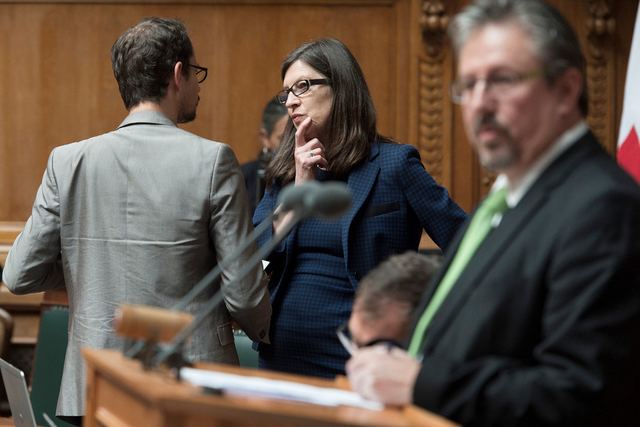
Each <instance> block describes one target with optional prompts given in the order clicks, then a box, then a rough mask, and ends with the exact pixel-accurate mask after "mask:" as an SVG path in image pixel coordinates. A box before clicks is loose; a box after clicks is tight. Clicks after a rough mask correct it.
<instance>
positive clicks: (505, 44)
mask: <svg viewBox="0 0 640 427" xmlns="http://www.w3.org/2000/svg"><path fill="white" fill-rule="evenodd" d="M449 34H450V36H451V39H452V40H453V45H454V51H455V54H456V57H457V66H458V77H457V80H456V81H455V82H454V84H453V86H452V92H451V93H452V97H453V100H454V101H455V102H457V103H459V104H460V105H461V107H462V116H463V121H464V125H465V129H466V133H467V136H468V138H469V141H470V142H471V145H472V146H473V148H474V149H475V151H476V152H477V154H478V157H479V159H480V162H481V163H482V165H483V166H484V167H485V168H487V169H489V170H491V171H494V172H497V173H498V174H499V175H498V177H497V179H496V181H495V184H494V185H493V188H492V190H491V192H490V194H489V196H488V197H487V198H486V199H485V200H484V201H483V202H482V204H481V205H480V206H479V208H478V209H477V210H476V212H475V213H474V215H473V216H472V218H471V220H470V222H469V223H468V224H466V226H465V227H464V228H463V230H461V233H460V235H459V236H458V238H457V239H456V240H455V242H453V243H452V245H451V248H452V250H451V251H449V252H448V253H446V254H445V258H444V264H443V268H442V269H441V270H440V272H439V274H437V275H436V277H435V280H434V282H433V283H432V286H430V287H429V289H428V290H427V292H426V293H425V295H424V298H423V300H422V302H421V304H420V308H419V309H418V311H417V313H418V317H417V319H418V321H417V323H416V324H415V326H414V328H413V332H412V334H411V335H412V337H411V340H410V345H409V349H408V352H405V351H403V350H400V349H393V350H392V351H387V349H386V348H384V347H381V346H374V347H368V348H364V349H360V350H358V351H356V352H355V353H354V356H353V358H352V359H351V360H350V361H349V362H348V365H347V371H348V374H349V379H350V381H351V384H352V386H353V388H354V389H355V390H356V391H358V392H359V393H360V394H362V395H363V396H365V397H367V398H371V399H375V400H377V401H381V402H384V403H387V404H395V405H403V404H408V403H410V402H413V403H415V404H417V405H419V406H421V407H423V408H426V409H429V410H431V411H434V412H436V413H438V414H441V415H443V416H445V417H448V418H450V419H452V420H453V421H455V422H458V423H460V424H463V425H470V426H515V425H519V426H603V425H611V426H627V425H637V424H638V419H639V418H638V417H639V415H640V410H639V409H638V404H637V400H638V395H639V394H640V364H639V363H638V360H640V339H638V338H639V332H638V331H640V187H639V186H638V185H637V183H635V182H634V181H633V179H632V178H631V177H630V176H629V175H627V174H626V173H625V172H624V171H622V170H621V169H620V168H619V167H618V165H617V164H616V162H615V160H614V159H612V158H611V157H610V156H609V155H608V154H607V153H606V152H605V151H604V150H603V149H602V147H601V146H600V144H599V143H598V141H597V139H596V137H595V136H594V134H593V133H592V132H591V131H590V130H589V128H588V125H587V123H586V121H585V117H586V114H587V108H588V102H587V92H586V81H585V58H584V56H583V54H582V51H581V49H580V45H579V42H578V38H577V36H576V34H575V32H574V31H573V30H572V29H571V27H570V26H569V24H568V23H567V22H566V20H565V19H564V18H563V17H562V15H561V14H560V13H559V12H558V11H557V10H556V9H555V8H553V7H552V6H550V5H548V4H546V3H544V2H542V1H539V0H478V1H475V2H473V3H472V4H471V5H469V6H468V7H467V8H465V9H464V10H463V11H462V12H461V13H460V14H459V15H457V16H456V17H455V18H454V19H453V21H452V26H451V28H450V33H449Z"/></svg>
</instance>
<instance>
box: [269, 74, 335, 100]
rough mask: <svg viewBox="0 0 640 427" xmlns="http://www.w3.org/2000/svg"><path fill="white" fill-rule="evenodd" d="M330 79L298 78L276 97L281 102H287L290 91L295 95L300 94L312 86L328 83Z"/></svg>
mask: <svg viewBox="0 0 640 427" xmlns="http://www.w3.org/2000/svg"><path fill="white" fill-rule="evenodd" d="M328 84H329V79H310V80H309V79H304V80H298V81H297V82H295V83H294V84H293V85H292V86H291V87H290V88H288V89H283V90H281V91H280V92H278V94H277V95H276V99H277V100H278V102H279V103H281V104H286V103H287V99H288V98H289V92H291V93H292V94H294V95H295V96H300V95H302V94H303V93H305V92H307V91H308V90H309V89H311V86H315V85H328Z"/></svg>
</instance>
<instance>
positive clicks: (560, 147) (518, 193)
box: [491, 120, 589, 208]
mask: <svg viewBox="0 0 640 427" xmlns="http://www.w3.org/2000/svg"><path fill="white" fill-rule="evenodd" d="M588 130H589V126H588V125H587V123H586V122H585V121H584V120H581V121H580V122H579V123H577V124H576V125H575V126H573V127H572V128H571V129H568V130H567V131H565V132H564V133H563V134H562V135H560V138H558V140H557V141H556V142H555V143H554V144H552V145H551V147H549V148H548V149H547V151H545V152H544V153H543V154H542V156H540V158H539V159H538V160H536V161H535V162H534V163H533V165H532V166H531V167H530V168H529V170H528V171H527V172H526V173H525V174H524V176H523V177H522V179H520V181H519V182H518V183H517V184H515V185H511V183H510V182H509V179H508V178H507V176H506V175H504V174H500V175H498V177H497V178H496V181H495V182H494V183H493V186H492V187H491V192H494V191H496V190H499V189H502V188H505V187H507V188H508V190H507V205H509V207H510V208H514V207H515V206H516V205H517V204H518V203H519V202H520V200H522V198H523V197H524V195H525V194H527V191H528V190H529V189H530V188H531V187H532V186H533V184H534V183H535V182H536V181H537V179H538V178H539V177H540V175H542V172H544V170H545V169H546V168H547V166H549V165H550V164H551V163H552V162H553V161H554V160H555V159H557V158H558V157H559V156H560V155H561V154H562V153H563V152H564V151H566V150H567V149H568V148H569V147H571V146H572V145H573V144H575V143H576V142H577V141H578V140H579V139H580V138H581V137H582V136H583V135H584V134H585V133H587V131H588Z"/></svg>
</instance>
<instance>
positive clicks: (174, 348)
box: [127, 181, 351, 366]
mask: <svg viewBox="0 0 640 427" xmlns="http://www.w3.org/2000/svg"><path fill="white" fill-rule="evenodd" d="M350 206H351V192H350V190H349V189H348V188H347V186H346V185H345V184H344V183H341V182H327V183H323V184H319V183H318V182H315V181H312V182H306V183H302V184H299V185H289V186H287V187H285V188H284V189H283V190H282V192H281V193H280V196H279V198H278V207H277V208H276V210H275V212H274V213H273V214H272V215H269V216H268V217H267V218H265V220H264V221H263V222H262V223H261V224H260V225H259V226H258V227H256V229H255V230H254V232H253V233H251V234H250V235H249V236H247V238H246V240H245V241H244V242H242V243H241V244H240V245H239V247H238V248H237V249H236V251H234V253H233V254H231V255H230V256H229V258H230V259H233V258H237V257H238V256H240V254H242V253H243V252H244V251H245V250H246V248H247V247H248V246H249V244H250V243H252V242H254V241H255V240H256V239H257V237H258V236H260V235H261V234H263V233H264V232H265V231H266V230H267V229H268V228H269V227H272V223H273V218H274V217H278V216H279V215H280V214H281V213H282V212H292V215H291V216H290V217H289V218H286V220H284V222H283V225H282V227H281V228H280V229H279V230H278V232H276V233H274V235H273V236H272V237H271V239H270V240H268V241H267V242H266V243H265V244H264V245H263V246H261V247H260V248H259V249H258V251H256V253H255V254H253V255H252V256H251V258H250V259H249V260H248V261H247V262H246V263H245V265H244V267H243V269H242V270H241V271H239V272H238V275H237V278H236V281H237V280H242V279H243V278H244V277H245V276H246V275H247V274H249V273H250V272H251V270H253V268H255V266H256V265H258V264H259V263H260V262H261V261H262V260H263V259H264V258H266V257H267V256H268V255H269V254H270V253H271V251H273V249H274V248H275V247H276V246H277V245H278V244H279V243H280V242H281V241H282V240H283V239H284V238H285V237H286V236H287V235H288V234H289V232H290V231H291V229H293V227H294V226H295V225H296V224H298V223H299V222H300V221H302V220H303V219H305V218H308V217H310V216H318V217H320V218H325V219H336V218H339V217H340V216H342V215H343V214H344V213H345V212H346V211H347V210H348V209H349V207H350ZM227 262H228V261H227ZM224 265H225V260H222V261H221V262H220V263H219V265H218V266H216V268H214V269H213V270H212V271H211V272H209V273H208V274H207V275H206V276H205V277H203V278H202V280H200V282H198V284H196V286H194V288H193V289H192V290H191V291H189V292H188V293H187V295H185V296H184V297H183V298H182V300H180V302H178V304H176V306H174V307H173V310H182V309H184V308H185V307H186V306H187V305H188V303H189V302H191V301H192V300H193V298H194V297H195V296H197V295H198V294H199V293H200V292H202V290H204V289H205V288H206V287H208V286H210V285H211V283H213V282H214V281H215V280H217V279H218V277H219V276H220V274H221V271H222V268H221V266H224ZM234 284H235V282H231V283H229V285H228V286H233V285H234ZM223 297H224V296H223V293H222V289H220V290H219V291H218V292H217V293H216V294H215V295H214V296H213V297H212V298H211V299H210V300H209V301H208V302H207V303H206V305H205V306H204V308H203V309H202V310H201V311H200V312H199V313H197V314H196V316H195V318H194V319H193V321H192V322H191V323H190V324H189V325H188V326H187V327H185V328H183V329H181V331H180V332H179V333H178V334H177V335H176V336H175V337H174V339H173V340H172V341H171V343H169V344H167V345H165V346H163V347H162V348H161V350H160V351H159V352H158V353H157V354H156V355H155V357H154V358H153V360H149V359H147V360H146V361H145V360H144V359H143V362H144V363H145V365H153V366H155V365H157V364H159V363H162V362H164V361H166V360H168V359H171V360H170V362H169V364H172V365H181V364H184V359H183V358H182V357H181V354H180V353H181V348H182V346H183V345H184V343H185V341H186V340H187V338H188V337H189V336H191V334H192V333H193V331H194V330H195V329H196V328H198V327H199V326H200V325H201V323H202V322H203V321H204V320H205V319H206V318H207V316H208V315H209V314H210V313H211V312H212V311H213V310H214V309H215V308H216V307H217V306H218V304H220V302H222V299H223ZM159 310H162V309H159ZM166 311H168V312H172V311H171V310H166ZM158 341H160V340H158ZM144 345H145V343H143V342H139V343H138V344H137V345H135V346H134V347H133V348H132V349H131V350H129V351H128V352H127V356H128V357H132V356H138V357H140V356H143V357H144V358H145V359H146V358H148V357H149V354H148V348H147V349H145V353H147V354H145V355H141V354H139V353H141V350H143V348H144Z"/></svg>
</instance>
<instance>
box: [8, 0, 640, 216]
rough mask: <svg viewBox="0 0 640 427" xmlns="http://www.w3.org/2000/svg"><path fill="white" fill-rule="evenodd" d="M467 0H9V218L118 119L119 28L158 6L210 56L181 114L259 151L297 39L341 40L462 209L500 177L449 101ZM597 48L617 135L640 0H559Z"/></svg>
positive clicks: (600, 95)
mask: <svg viewBox="0 0 640 427" xmlns="http://www.w3.org/2000/svg"><path fill="white" fill-rule="evenodd" d="M466 3H467V0H447V1H445V0H349V1H338V0H297V1H294V0H288V1H285V0H236V1H232V0H226V1H223V0H166V1H162V0H160V1H142V0H138V1H137V2H136V1H130V0H119V1H118V0H112V1H109V2H105V1H97V0H85V1H81V0H76V1H73V0H66V1H56V2H53V1H46V0H36V1H30V2H15V1H14V2H9V1H4V0H0V55H1V56H0V57H1V58H3V60H2V61H0V196H1V198H2V201H3V202H2V203H0V220H9V221H24V220H25V219H26V218H27V217H28V215H29V213H30V209H31V204H32V202H33V198H34V195H35V191H36V189H37V187H38V185H39V183H40V180H41V177H42V172H43V170H44V167H45V164H46V159H47V156H48V154H49V152H50V150H51V149H52V148H53V147H55V146H57V145H61V144H65V143H68V142H72V141H76V140H81V139H85V138H88V137H90V136H93V135H96V134H99V133H103V132H106V131H108V130H110V129H113V128H115V127H116V126H117V125H118V124H119V123H120V121H121V120H122V118H123V117H124V116H125V115H126V111H125V110H124V107H123V106H122V102H121V100H120V96H119V93H118V90H117V85H116V82H115V80H114V78H113V75H112V72H111V65H110V58H109V49H110V47H111V45H112V44H113V42H114V41H115V39H116V38H117V37H118V35H119V34H120V33H121V32H122V31H124V30H125V29H126V28H128V27H129V26H131V25H133V24H135V23H136V22H138V21H139V20H140V19H141V18H143V17H145V16H150V15H158V16H167V17H176V18H179V19H181V20H182V21H184V22H185V24H186V25H187V27H188V29H189V31H190V34H191V38H192V40H193V42H194V47H195V49H196V56H197V58H198V61H199V62H200V63H201V64H202V65H204V66H207V67H209V77H208V79H207V81H206V82H205V83H204V84H203V86H202V91H201V102H200V106H199V109H198V117H197V118H196V120H195V122H194V123H192V124H188V125H186V126H185V127H186V128H187V129H188V130H190V131H193V132H195V133H198V134H200V135H202V136H205V137H208V138H211V139H215V140H220V141H223V142H226V143H228V144H230V145H231V146H232V147H233V148H234V150H235V151H236V154H237V156H238V158H239V160H240V161H247V160H250V159H252V158H253V157H254V156H255V154H256V152H257V128H258V126H259V118H260V112H261V109H262V107H263V105H264V104H265V102H266V101H267V100H268V99H269V98H270V97H271V96H272V95H273V94H274V93H275V92H276V91H277V90H279V88H280V86H281V81H280V74H279V65H280V62H281V60H282V59H283V58H284V56H285V55H286V54H287V52H289V51H290V50H291V49H293V48H294V47H296V46H297V45H299V44H300V43H302V42H304V41H307V40H310V39H314V38H319V37H327V36H328V37H337V38H339V39H341V40H343V41H344V42H345V43H346V44H347V45H348V46H349V47H350V48H351V50H352V51H353V53H354V54H355V56H356V57H357V58H358V60H359V62H360V64H361V66H362V68H363V70H364V72H365V75H366V77H367V80H368V83H369V86H370V88H371V91H372V93H373V97H374V101H375V104H376V107H377V111H378V119H379V128H380V131H381V132H382V133H384V134H387V135H390V136H392V137H394V138H396V139H397V140H398V141H400V142H405V143H410V144H413V145H415V146H417V147H418V148H419V149H420V151H421V154H422V157H423V161H424V163H425V165H426V166H427V168H428V169H429V171H430V172H431V173H432V174H433V175H434V177H435V178H436V179H437V180H438V181H439V182H441V183H443V184H444V185H445V186H447V187H448V188H449V189H450V191H451V193H452V194H453V196H454V198H455V199H456V200H457V201H458V202H459V203H460V204H461V206H462V207H464V208H465V209H471V208H472V207H473V206H474V205H475V203H477V201H478V200H479V198H480V197H481V196H482V195H483V194H484V193H485V192H486V191H487V189H488V185H489V184H490V182H491V179H492V177H491V176H487V175H485V173H484V172H483V171H482V170H481V169H480V168H479V166H478V164H477V161H476V159H475V156H474V155H473V153H472V152H471V150H470V148H469V146H468V144H467V142H466V139H465V136H464V132H463V130H462V127H461V122H460V115H459V111H458V109H457V108H456V107H454V106H453V105H452V104H451V103H450V102H449V95H448V87H449V84H450V82H451V80H452V79H453V78H454V74H455V69H454V63H453V58H452V57H451V52H450V50H449V47H448V42H447V40H446V37H445V35H444V28H445V27H446V24H447V22H448V20H449V19H450V17H451V16H452V15H453V14H454V13H455V12H456V11H457V10H459V9H460V8H461V7H462V6H463V5H464V4H466ZM553 3H555V4H557V5H558V6H559V7H560V9H561V10H562V11H563V12H564V13H565V14H566V16H567V17H568V18H569V19H570V21H571V22H572V23H573V25H574V26H575V28H576V29H577V30H578V32H579V35H580V37H581V39H582V41H583V44H584V46H585V50H586V51H587V52H588V53H589V61H590V62H589V70H588V71H589V85H590V93H591V95H592V101H591V104H592V105H591V108H592V114H591V116H590V118H589V120H590V123H591V124H592V126H593V127H594V129H595V131H596V133H597V134H598V135H599V136H600V137H601V138H602V140H603V143H604V144H605V145H606V146H607V147H608V148H610V149H613V147H614V146H615V136H616V133H617V127H618V123H619V118H620V113H621V111H620V108H621V105H622V93H623V84H624V76H625V71H626V61H627V55H628V51H629V47H630V41H631V34H632V30H633V22H634V16H635V14H634V13H635V10H636V7H637V3H638V0H580V1H575V0H554V1H553Z"/></svg>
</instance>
